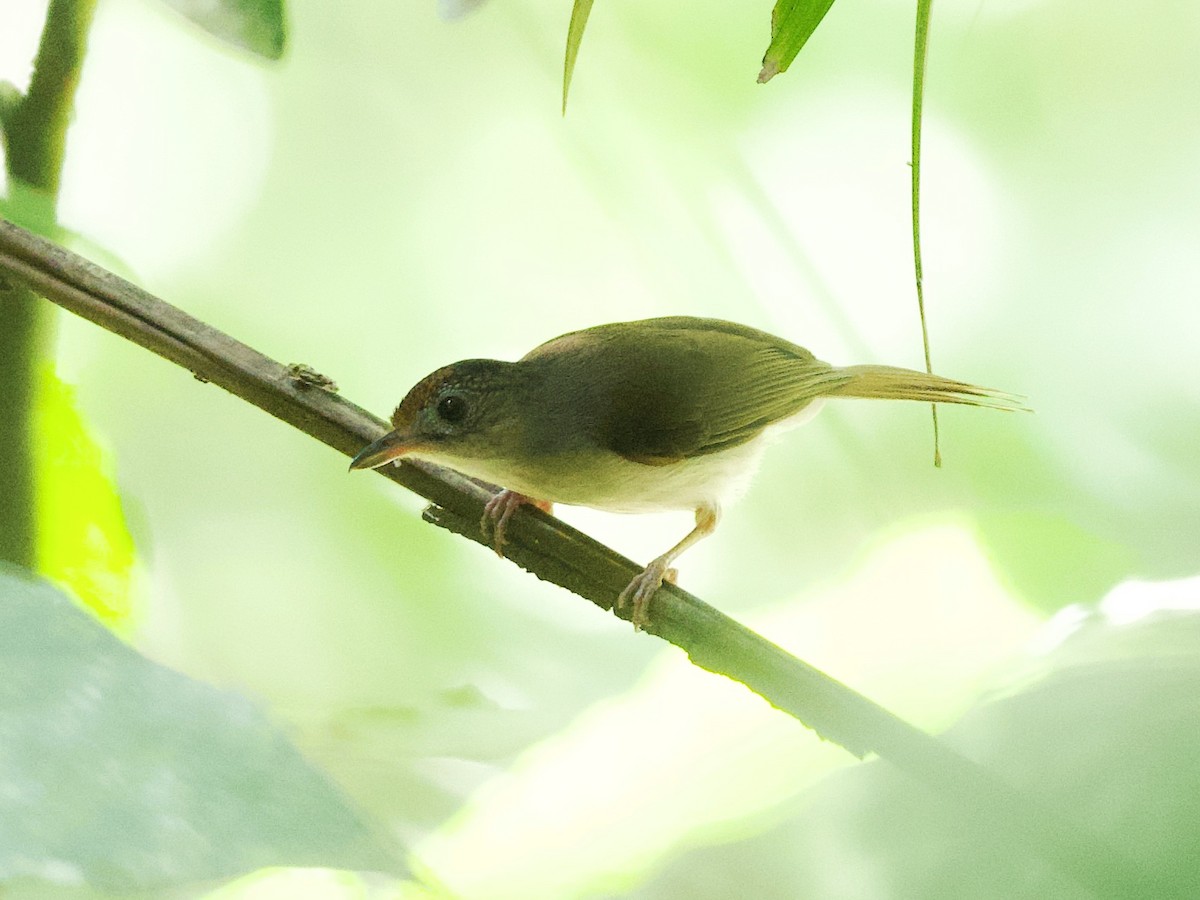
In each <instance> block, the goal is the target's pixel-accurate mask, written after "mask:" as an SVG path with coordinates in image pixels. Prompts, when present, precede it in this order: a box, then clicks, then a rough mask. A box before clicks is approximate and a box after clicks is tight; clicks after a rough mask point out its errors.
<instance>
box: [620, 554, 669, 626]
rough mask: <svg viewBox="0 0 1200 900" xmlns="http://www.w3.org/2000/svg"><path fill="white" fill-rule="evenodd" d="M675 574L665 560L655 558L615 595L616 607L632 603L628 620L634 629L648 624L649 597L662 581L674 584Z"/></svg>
mask: <svg viewBox="0 0 1200 900" xmlns="http://www.w3.org/2000/svg"><path fill="white" fill-rule="evenodd" d="M677 574H678V573H677V572H676V570H675V569H672V568H668V566H667V562H666V560H663V559H656V560H654V562H652V563H650V565H648V566H646V568H645V569H644V570H643V571H642V572H641V574H639V575H637V576H636V577H634V579H633V581H631V582H629V584H628V585H627V586H626V588H625V590H623V591H621V593H620V595H619V596H618V597H617V609H624V608H625V607H626V606H627V605H632V607H633V612H632V614H631V615H630V617H629V621H631V622H632V623H633V630H634V631H641V630H642V629H643V628H645V627H646V626H647V625H649V624H650V599H651V598H652V597H653V596H654V594H655V592H656V591H658V589H659V588H660V587H662V583H663V582H664V581H665V582H667V583H668V584H674V583H675V578H676V575H677Z"/></svg>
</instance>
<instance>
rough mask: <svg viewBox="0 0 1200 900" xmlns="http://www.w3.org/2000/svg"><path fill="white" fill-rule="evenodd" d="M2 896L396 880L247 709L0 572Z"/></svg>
mask: <svg viewBox="0 0 1200 900" xmlns="http://www.w3.org/2000/svg"><path fill="white" fill-rule="evenodd" d="M0 671H3V673H4V678H3V681H2V682H0V734H2V735H3V736H4V740H3V741H0V822H2V823H3V827H0V885H2V884H4V883H6V882H10V881H13V880H20V881H22V882H24V883H26V884H27V883H28V882H29V881H30V880H34V881H43V882H52V883H54V884H58V885H76V886H84V885H86V886H89V887H91V888H99V889H101V890H104V891H109V892H113V893H121V894H125V893H130V892H133V891H143V892H150V893H153V894H154V895H156V896H161V895H162V892H163V891H165V890H166V889H167V888H173V887H179V886H183V885H188V884H195V883H197V882H210V881H213V880H216V879H223V878H230V877H233V876H236V875H240V874H243V873H246V872H250V871H253V870H255V869H259V868H263V867H265V866H289V865H290V866H321V867H332V868H344V869H358V870H380V871H389V872H393V873H400V872H402V871H403V866H402V864H401V863H400V862H399V861H398V860H397V857H396V855H395V854H394V852H393V851H391V850H390V849H389V848H388V847H387V846H386V845H385V844H383V843H382V842H381V841H380V840H379V839H378V838H377V837H376V836H375V835H374V834H373V833H372V832H371V830H370V829H369V828H368V827H367V825H366V824H365V823H364V822H363V820H362V819H361V818H360V817H359V815H358V813H356V812H355V811H354V810H353V809H352V808H351V807H350V805H349V803H348V802H347V801H346V799H345V798H344V797H343V796H342V794H341V793H340V792H339V791H338V790H337V789H336V788H335V787H334V786H333V785H332V784H331V783H330V781H329V780H328V779H327V778H326V776H325V775H323V774H322V773H321V772H319V771H317V770H315V769H314V768H312V766H310V765H309V764H308V763H307V762H306V761H305V760H304V759H303V757H301V755H300V753H299V751H297V750H296V748H295V747H294V746H293V745H292V744H291V743H290V742H289V741H288V740H287V738H285V737H284V736H283V735H282V734H281V733H280V732H279V731H278V730H277V729H275V728H274V727H273V726H272V725H271V724H270V723H269V722H268V721H267V720H266V718H265V717H264V716H263V714H262V713H261V712H260V711H259V710H258V709H257V708H256V707H255V706H254V704H252V703H250V702H249V701H248V700H246V699H245V698H244V697H241V696H239V695H237V694H234V693H232V692H227V691H220V690H217V689H216V688H213V687H210V686H208V685H205V684H201V683H199V682H196V681H192V680H191V679H189V678H186V677H184V676H183V675H180V674H179V673H177V672H173V671H171V670H170V669H167V668H165V667H163V666H160V665H158V664H156V663H153V662H150V661H149V660H147V659H145V658H144V657H142V656H141V655H140V654H138V653H137V652H136V651H134V650H132V649H131V648H130V647H128V646H126V645H125V644H123V643H121V642H120V641H119V640H118V639H117V638H116V637H114V636H113V635H112V634H111V633H109V632H108V631H106V630H105V629H104V628H103V627H102V626H101V625H100V624H99V623H97V622H96V621H95V620H94V619H92V618H91V617H89V616H88V615H87V614H86V613H84V612H82V611H81V610H80V609H78V608H77V607H76V606H75V605H74V604H72V603H71V601H70V600H68V599H67V598H66V597H65V596H64V595H63V594H61V593H60V592H59V591H57V590H55V589H54V588H52V587H50V586H49V585H47V584H45V583H42V582H38V581H35V580H33V579H32V578H31V577H29V576H27V575H25V574H23V573H22V572H21V571H20V570H18V569H15V568H13V567H11V566H5V567H2V568H0Z"/></svg>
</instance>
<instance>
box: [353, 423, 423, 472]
mask: <svg viewBox="0 0 1200 900" xmlns="http://www.w3.org/2000/svg"><path fill="white" fill-rule="evenodd" d="M416 446H417V442H416V441H414V440H412V438H410V437H409V436H408V435H407V434H402V433H401V432H399V431H389V432H388V433H387V434H385V435H384V436H383V437H381V438H380V439H379V440H377V441H373V442H371V443H370V444H367V446H365V447H363V448H362V451H361V452H360V453H359V454H358V456H356V457H354V459H352V460H350V468H351V469H377V468H379V467H380V466H382V465H383V464H384V463H389V462H391V461H392V460H394V459H399V458H400V457H402V456H404V454H406V453H408V452H409V451H411V450H413V449H415V448H416Z"/></svg>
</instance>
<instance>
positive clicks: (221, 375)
mask: <svg viewBox="0 0 1200 900" xmlns="http://www.w3.org/2000/svg"><path fill="white" fill-rule="evenodd" d="M5 272H7V273H8V275H7V278H6V277H5V275H4V273H5ZM5 281H16V282H20V283H22V284H24V285H25V286H27V287H28V288H30V289H32V290H34V291H36V292H38V293H40V294H42V295H43V296H45V297H46V298H47V299H49V300H51V301H53V302H54V303H57V304H59V305H60V306H63V307H65V308H66V309H68V310H70V311H72V312H74V313H76V314H78V315H80V316H83V317H84V318H86V319H89V320H90V321H92V322H95V323H96V324H98V325H100V326H101V327H103V328H105V329H107V330H109V331H112V332H114V333H115V334H118V335H121V336H122V337H125V338H127V339H129V340H131V341H133V342H134V343H136V344H139V345H140V346H142V347H145V348H146V349H148V350H151V351H152V352H154V353H157V354H158V355H159V356H162V357H164V358H166V359H168V360H170V361H171V362H174V363H176V364H177V365H180V366H183V367H184V368H186V369H190V370H191V371H192V372H193V373H194V374H195V376H196V377H197V378H200V379H202V380H204V381H210V382H212V383H213V384H216V385H218V386H220V387H223V388H225V389H226V390H227V391H229V392H230V393H232V394H234V395H236V396H238V397H241V398H242V399H244V400H246V401H248V402H250V403H253V404H254V405H255V406H257V407H259V408H260V409H263V410H265V411H266V412H269V413H270V414H271V415H273V416H275V417H276V418H279V419H281V420H282V421H284V422H287V423H288V424H290V425H293V426H294V427H296V428H298V429H299V430H301V431H303V432H304V433H306V434H308V435H310V436H312V437H314V438H316V439H317V440H319V441H321V442H323V443H325V444H327V445H329V446H330V447H332V448H334V449H335V450H337V451H338V452H340V453H343V454H345V455H347V456H353V455H354V454H355V453H356V452H357V451H358V450H359V449H361V447H362V446H363V445H364V444H366V443H367V442H369V441H371V440H374V439H375V438H377V437H379V435H380V434H381V433H382V432H383V431H384V430H385V424H384V422H383V421H381V420H380V419H378V418H376V417H375V416H373V415H371V414H370V413H368V412H366V411H365V410H363V409H361V408H359V407H358V406H355V405H354V404H353V403H351V402H350V401H349V400H346V399H344V398H343V397H341V396H339V395H337V394H334V393H331V392H330V391H329V390H326V389H324V388H323V387H321V386H320V385H321V381H320V379H319V378H317V379H314V378H312V377H311V374H310V373H308V372H306V371H304V370H301V369H300V368H298V367H295V366H291V367H289V366H285V365H283V364H281V363H278V362H276V361H275V360H272V359H270V358H268V357H266V356H263V355H262V354H261V353H259V352H258V351H256V350H254V349H253V348H251V347H248V346H246V345H245V344H242V343H240V342H239V341H237V340H234V339H233V338H231V337H229V336H228V335H225V334H223V333H221V332H220V331H218V330H216V329H215V328H212V327H211V326H209V325H206V324H204V323H203V322H200V321H198V320H197V319H194V318H192V317H191V316H189V315H188V314H187V313H185V312H183V311H182V310H179V309H176V308H175V307H173V306H171V305H169V304H167V303H165V302H163V301H162V300H159V299H158V298H156V297H154V296H152V295H151V294H149V293H147V292H146V291H144V290H142V289H141V288H138V287H136V286H135V285H133V284H130V283H129V282H127V281H124V280H123V279H121V278H119V277H118V276H116V275H114V274H112V273H110V272H107V271H105V270H104V269H101V268H100V267H98V266H96V265H94V264H92V263H90V262H88V261H86V260H84V259H82V258H81V257H79V256H76V255H75V254H73V253H71V252H70V251H67V250H65V249H63V248H61V247H58V246H55V245H54V244H52V243H50V242H49V241H46V240H44V239H42V238H40V237H37V236H36V235H33V234H31V233H30V232H28V231H25V230H24V229H21V228H18V227H17V226H15V225H12V224H10V223H8V222H4V221H3V220H0V291H3V290H5V289H6V287H9V286H10V285H6V284H5V283H4V282H5ZM378 471H380V472H381V473H382V474H383V475H385V476H386V477H388V478H390V479H392V480H393V481H395V482H397V483H399V484H401V485H403V486H404V487H406V488H408V489H409V490H411V491H414V492H416V493H417V494H420V495H421V496H422V497H424V498H426V499H427V500H430V501H431V502H432V504H433V505H432V506H430V507H429V509H428V510H426V512H425V518H426V519H427V520H428V521H431V522H433V523H434V524H437V525H439V526H441V527H444V528H447V529H449V530H451V531H454V532H456V533H458V534H461V535H463V536H465V537H467V538H470V539H471V540H474V541H476V542H478V543H482V544H485V545H486V540H485V539H484V537H483V534H482V532H481V530H480V528H479V521H480V517H481V515H482V511H483V504H484V502H485V501H486V500H487V498H488V497H489V491H488V489H487V488H485V487H484V486H482V485H480V484H478V483H476V482H474V481H472V480H470V479H467V478H464V477H463V476H461V475H458V474H457V473H454V472H451V471H448V470H446V469H442V468H439V467H437V466H432V465H428V464H420V463H410V462H405V463H403V464H402V465H400V466H386V467H384V468H383V469H380V470H378ZM507 537H508V542H507V544H506V549H507V551H508V555H509V558H510V559H512V560H513V561H514V562H516V563H517V564H518V565H520V566H521V567H522V568H524V569H526V570H528V571H530V572H532V573H533V574H535V575H537V576H538V577H539V578H542V579H544V580H546V581H551V582H553V583H555V584H558V585H561V586H563V587H565V588H567V589H568V590H570V591H573V592H574V593H576V594H579V595H580V596H581V597H584V598H586V599H588V600H590V601H592V602H593V603H595V604H596V605H597V606H599V607H601V608H602V609H605V610H608V609H611V608H612V605H613V601H614V599H615V598H616V596H617V594H618V593H619V592H620V590H621V588H623V587H624V586H625V585H626V584H627V583H628V582H629V580H630V578H632V577H633V576H634V575H635V574H636V573H637V572H638V571H640V568H639V567H638V566H636V565H635V564H634V563H632V562H630V561H629V560H628V559H625V558H624V557H622V556H620V555H618V554H617V553H615V552H614V551H612V550H610V549H609V548H607V547H605V546H603V545H602V544H599V543H597V542H596V541H593V540H591V539H590V538H588V537H586V536H585V535H583V534H581V533H579V532H578V531H576V530H574V529H573V528H571V527H570V526H568V525H565V524H564V523H562V522H560V521H558V520H557V519H555V518H553V517H551V516H548V515H546V514H545V513H543V512H541V511H540V510H536V509H532V508H530V507H527V506H526V507H522V508H521V510H520V511H518V513H517V514H516V515H515V516H514V517H513V519H512V521H511V522H510V525H509V530H508V532H507ZM627 614H628V613H624V614H623V615H627ZM650 618H651V623H650V625H649V626H648V628H647V629H646V630H647V631H649V632H650V633H652V634H655V635H657V636H659V637H661V638H663V639H664V640H667V641H670V642H671V643H672V644H675V645H676V646H678V647H680V648H682V649H683V650H685V651H686V652H687V654H688V656H689V657H690V658H691V660H692V661H693V662H694V663H695V664H696V665H699V666H701V667H703V668H705V669H708V670H709V671H712V672H716V673H719V674H722V675H726V676H728V677H730V678H733V679H735V680H737V681H740V682H741V683H743V684H745V685H746V686H747V687H749V688H750V689H751V690H752V691H754V692H755V693H757V694H759V695H761V696H762V697H763V698H764V699H766V700H767V702H768V703H770V704H771V705H773V706H775V707H777V708H778V709H780V710H782V711H783V712H786V713H788V714H789V715H792V716H794V717H795V718H797V719H799V720H800V721H801V722H803V723H804V724H806V725H807V726H809V727H810V728H812V729H814V730H815V731H816V732H818V734H820V735H821V736H822V737H824V738H826V739H828V740H831V741H834V742H836V743H838V744H840V745H841V746H843V747H845V748H846V749H847V750H849V751H850V752H851V753H853V754H855V755H857V756H860V757H861V756H865V755H866V754H867V753H871V752H874V753H877V754H878V755H879V756H881V757H883V758H884V759H887V760H888V761H890V762H891V763H893V764H894V765H896V766H898V767H899V768H901V769H903V770H904V771H906V772H908V773H909V774H910V775H912V776H914V777H916V778H917V779H918V780H920V781H923V782H925V783H926V784H927V785H929V786H930V787H932V788H934V789H935V790H937V791H939V792H941V793H943V794H944V795H947V796H948V797H949V798H950V799H951V800H953V801H954V802H956V803H959V804H962V805H963V806H964V807H965V808H968V809H974V810H976V811H978V814H979V820H978V821H979V826H980V827H981V828H987V829H989V831H991V830H996V831H998V832H1000V833H1003V834H1011V835H1016V836H1018V837H1019V838H1020V839H1023V841H1024V843H1025V846H1026V848H1027V849H1028V850H1031V851H1033V852H1035V853H1037V854H1038V855H1040V856H1042V857H1043V858H1044V859H1046V860H1047V861H1049V862H1051V863H1052V864H1053V865H1055V866H1057V867H1058V868H1059V869H1060V870H1061V871H1062V872H1063V873H1064V874H1065V875H1067V876H1068V877H1071V878H1073V879H1075V880H1076V881H1078V882H1079V883H1080V884H1083V885H1086V886H1087V887H1089V888H1091V889H1093V890H1095V891H1097V892H1100V893H1103V894H1105V895H1113V892H1114V890H1115V891H1116V892H1117V893H1121V894H1123V895H1133V896H1139V895H1140V896H1166V895H1165V894H1164V893H1162V892H1161V887H1162V886H1161V885H1158V884H1156V883H1154V879H1155V876H1152V875H1151V874H1150V873H1146V872H1143V871H1141V870H1140V869H1138V868H1137V867H1135V866H1134V865H1132V864H1131V863H1130V862H1129V861H1128V860H1126V859H1125V858H1124V857H1123V856H1122V855H1121V854H1120V853H1118V852H1117V851H1116V850H1115V849H1114V848H1112V847H1109V846H1107V845H1106V844H1105V843H1104V842H1103V841H1101V840H1100V839H1098V838H1097V837H1095V836H1093V835H1090V834H1087V833H1086V832H1085V831H1084V830H1082V829H1078V828H1076V827H1075V826H1074V825H1073V824H1070V823H1067V822H1065V821H1062V820H1060V819H1058V818H1057V817H1056V816H1055V815H1054V814H1053V813H1052V812H1051V811H1050V810H1048V809H1045V808H1043V807H1042V806H1041V804H1040V803H1038V802H1037V801H1035V800H1033V799H1032V798H1029V797H1026V796H1024V795H1023V794H1021V793H1019V792H1018V791H1015V790H1013V789H1012V788H1011V787H1010V786H1009V785H1007V784H1005V783H1004V782H1003V781H1001V780H1000V779H998V778H996V777H995V776H994V775H992V774H991V773H990V772H989V771H987V770H986V769H983V768H981V767H979V766H977V765H976V764H974V763H972V762H971V761H970V760H968V759H966V758H965V757H963V756H960V755H959V754H958V753H956V752H955V751H954V750H952V749H950V748H949V747H948V746H946V745H945V744H943V743H941V742H940V741H938V740H937V739H935V738H933V737H931V736H929V735H927V734H925V733H924V732H922V731H920V730H919V729H917V728H915V727H913V726H912V725H910V724H908V723H907V722H905V721H903V720H902V719H900V718H898V717H896V716H894V715H892V714H891V713H889V712H888V711H887V710H885V709H883V708H882V707H880V706H878V705H877V704H875V703H873V702H872V701H870V700H868V699H867V698H866V697H864V696H862V695H861V694H858V693H856V692H854V691H852V690H851V689H850V688H848V687H846V686H845V685H843V684H841V683H839V682H837V681H835V680H834V679H832V678H830V677H829V676H828V675H825V674H824V673H822V672H820V671H818V670H817V669H815V668H813V667H812V666H809V665H808V664H806V663H804V662H802V661H801V660H799V659H796V658H795V657H793V656H791V655H790V654H788V653H787V652H786V651H784V650H783V649H781V648H780V647H778V646H776V645H775V644H772V643H771V642H770V641H767V640H766V639H765V638H763V637H761V636H760V635H758V634H756V633H755V632H753V631H751V630H750V629H748V628H746V627H745V626H743V625H740V624H738V623H737V622H735V621H733V620H732V619H730V618H728V617H727V616H725V615H723V614H722V613H720V612H718V611H717V610H716V609H714V608H713V607H711V606H709V605H708V604H706V603H704V602H702V601H701V600H699V599H697V598H696V597H693V596H692V595H691V594H689V593H687V592H686V591H683V590H680V589H679V588H678V587H675V586H674V585H664V586H663V588H662V589H661V590H660V591H659V592H658V593H657V594H656V595H655V597H654V599H653V601H652V603H651V606H650Z"/></svg>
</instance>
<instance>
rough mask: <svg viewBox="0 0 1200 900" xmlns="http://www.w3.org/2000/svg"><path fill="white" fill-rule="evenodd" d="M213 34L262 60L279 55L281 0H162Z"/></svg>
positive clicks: (281, 43) (282, 33)
mask: <svg viewBox="0 0 1200 900" xmlns="http://www.w3.org/2000/svg"><path fill="white" fill-rule="evenodd" d="M163 2H164V3H166V4H167V5H168V6H170V7H171V8H172V9H175V10H177V11H179V12H180V13H182V14H183V15H184V16H186V17H187V18H189V19H191V20H192V21H193V22H195V23H196V24H197V25H199V26H200V27H201V28H203V29H204V30H205V31H207V32H208V33H209V34H211V35H212V36H213V37H215V38H217V39H219V40H222V41H224V42H225V43H227V44H232V45H233V46H235V47H241V48H242V49H243V50H249V51H250V52H251V53H254V54H256V55H258V56H261V57H263V58H264V59H279V58H280V57H281V56H283V48H284V43H285V41H286V37H287V36H286V33H285V29H284V24H283V0H163Z"/></svg>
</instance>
